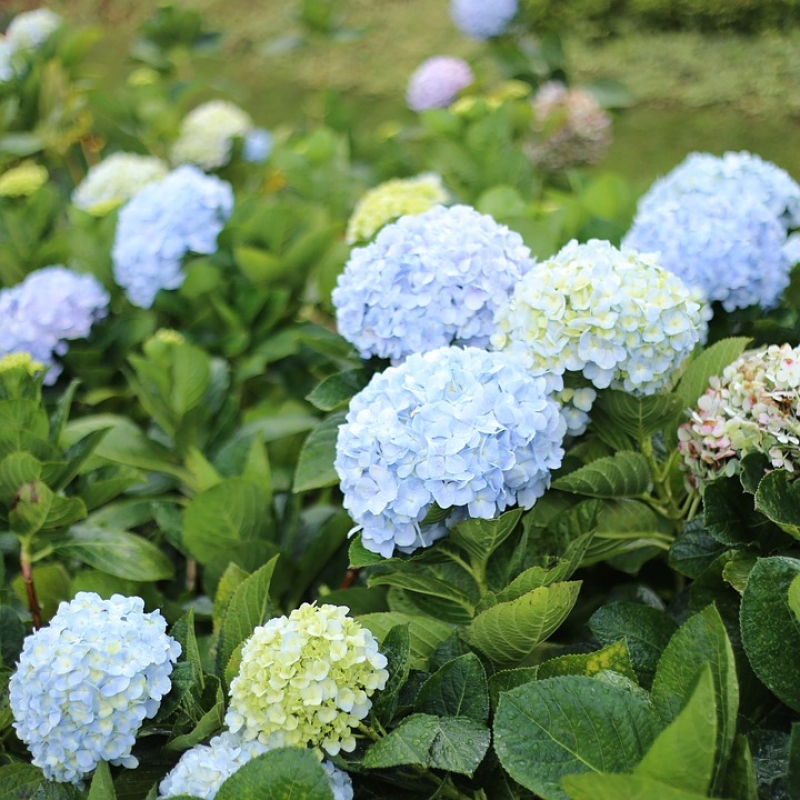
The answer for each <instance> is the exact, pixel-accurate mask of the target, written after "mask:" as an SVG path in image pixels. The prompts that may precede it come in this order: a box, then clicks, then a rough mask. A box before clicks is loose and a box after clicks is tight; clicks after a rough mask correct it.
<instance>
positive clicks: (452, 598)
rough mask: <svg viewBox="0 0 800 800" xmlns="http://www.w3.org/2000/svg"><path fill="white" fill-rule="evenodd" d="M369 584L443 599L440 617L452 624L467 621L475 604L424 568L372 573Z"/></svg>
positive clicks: (461, 592) (455, 588)
mask: <svg viewBox="0 0 800 800" xmlns="http://www.w3.org/2000/svg"><path fill="white" fill-rule="evenodd" d="M369 586H370V587H372V586H395V587H397V588H398V589H405V590H406V591H409V592H414V593H417V594H420V595H424V596H425V597H435V598H440V599H442V600H445V601H446V606H445V608H444V615H445V616H443V617H442V618H443V619H445V620H446V621H447V622H453V623H454V624H466V623H468V622H469V621H470V620H471V619H472V617H473V614H474V611H475V604H474V603H473V602H472V600H471V599H470V597H469V595H467V594H466V593H465V592H463V591H461V590H460V589H459V588H458V587H457V586H454V585H453V584H452V583H448V582H447V581H445V580H442V579H440V578H437V577H435V576H434V575H432V574H431V573H430V571H428V570H425V569H424V568H421V569H420V571H419V572H418V573H417V574H413V573H409V572H403V571H398V572H388V573H385V574H382V575H373V576H371V577H370V578H369Z"/></svg>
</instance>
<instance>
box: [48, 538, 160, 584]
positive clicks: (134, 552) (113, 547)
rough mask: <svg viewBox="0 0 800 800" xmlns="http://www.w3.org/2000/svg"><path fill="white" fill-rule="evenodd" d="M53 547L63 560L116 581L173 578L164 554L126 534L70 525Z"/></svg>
mask: <svg viewBox="0 0 800 800" xmlns="http://www.w3.org/2000/svg"><path fill="white" fill-rule="evenodd" d="M53 546H54V548H55V549H57V550H58V551H59V552H60V553H62V554H63V555H64V556H67V557H69V558H76V559H78V560H79V561H82V562H83V563H84V564H88V565H89V566H91V567H94V568H95V569H99V570H101V571H102V572H107V573H108V574H109V575H115V576H116V577H118V578H127V579H128V580H132V581H142V582H145V581H161V580H168V579H169V578H171V577H172V576H173V575H174V574H175V565H174V563H173V562H172V559H170V558H169V556H168V555H167V554H166V553H165V552H164V551H163V550H161V549H160V548H159V547H158V546H157V545H155V544H153V543H152V542H150V541H148V540H147V539H144V538H142V537H141V536H138V535H137V534H134V533H129V532H128V531H121V530H113V529H110V528H101V527H97V526H93V525H91V524H86V525H73V526H72V527H71V528H70V530H69V531H68V532H67V533H65V534H63V535H61V536H59V538H58V540H57V541H55V542H54V543H53Z"/></svg>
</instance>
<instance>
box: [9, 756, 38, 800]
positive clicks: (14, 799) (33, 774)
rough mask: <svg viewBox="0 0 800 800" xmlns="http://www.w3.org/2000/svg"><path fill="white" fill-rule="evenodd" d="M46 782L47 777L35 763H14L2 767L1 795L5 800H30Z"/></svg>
mask: <svg viewBox="0 0 800 800" xmlns="http://www.w3.org/2000/svg"><path fill="white" fill-rule="evenodd" d="M43 783H45V777H44V775H43V774H42V771H41V770H40V769H39V768H38V767H34V766H33V764H22V763H12V764H6V765H5V766H2V767H0V797H3V798H4V799H5V800H30V798H31V797H33V795H34V793H35V792H36V790H37V789H38V788H39V787H40V786H41V785H42V784H43Z"/></svg>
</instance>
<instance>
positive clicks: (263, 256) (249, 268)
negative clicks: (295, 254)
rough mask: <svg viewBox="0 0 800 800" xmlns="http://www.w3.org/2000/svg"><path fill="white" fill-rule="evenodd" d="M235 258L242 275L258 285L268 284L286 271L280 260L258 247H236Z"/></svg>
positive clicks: (234, 250) (234, 249)
mask: <svg viewBox="0 0 800 800" xmlns="http://www.w3.org/2000/svg"><path fill="white" fill-rule="evenodd" d="M233 257H234V260H235V261H236V265H237V266H238V267H239V269H240V270H241V271H242V274H243V275H244V276H245V277H246V278H247V279H248V280H249V281H251V282H252V283H255V284H256V285H259V284H267V283H269V282H270V280H272V279H274V278H276V277H280V276H282V275H283V274H284V272H285V271H286V268H285V267H284V265H283V262H282V261H281V259H280V258H278V257H277V256H275V255H273V254H272V253H266V252H264V251H263V250H260V249H259V248H257V247H248V246H247V245H240V246H239V247H234V248H233Z"/></svg>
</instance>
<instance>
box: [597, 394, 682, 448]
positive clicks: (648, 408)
mask: <svg viewBox="0 0 800 800" xmlns="http://www.w3.org/2000/svg"><path fill="white" fill-rule="evenodd" d="M597 407H599V408H602V409H603V411H605V412H606V414H608V416H609V417H610V418H611V419H613V420H614V423H615V424H616V425H619V426H620V427H621V428H622V429H623V430H624V431H625V432H626V433H628V434H630V435H631V436H633V437H634V438H635V439H636V441H643V440H645V439H646V438H648V437H650V436H652V435H653V434H654V433H655V432H656V431H660V430H662V429H663V428H664V426H665V425H667V424H668V423H670V422H673V421H675V420H677V419H678V417H679V416H680V414H681V412H682V411H683V410H684V404H683V399H682V398H681V397H680V396H678V395H675V394H651V395H645V396H642V397H637V396H636V395H632V394H628V393H627V392H623V391H619V390H615V389H606V390H605V391H603V392H600V394H599V396H598V398H597ZM592 412H594V408H593V409H592Z"/></svg>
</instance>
